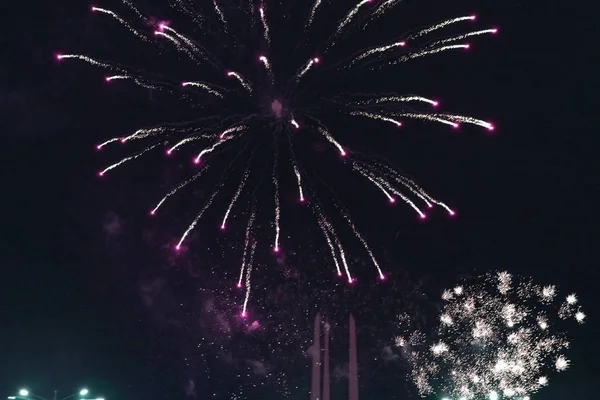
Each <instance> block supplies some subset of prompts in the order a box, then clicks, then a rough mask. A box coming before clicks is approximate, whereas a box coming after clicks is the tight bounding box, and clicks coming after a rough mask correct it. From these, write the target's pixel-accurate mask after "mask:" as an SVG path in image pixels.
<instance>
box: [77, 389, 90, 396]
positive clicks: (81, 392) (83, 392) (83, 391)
mask: <svg viewBox="0 0 600 400" xmlns="http://www.w3.org/2000/svg"><path fill="white" fill-rule="evenodd" d="M89 392H90V391H89V390H87V389H81V390H80V391H79V395H80V396H85V395H86V394H88V393H89Z"/></svg>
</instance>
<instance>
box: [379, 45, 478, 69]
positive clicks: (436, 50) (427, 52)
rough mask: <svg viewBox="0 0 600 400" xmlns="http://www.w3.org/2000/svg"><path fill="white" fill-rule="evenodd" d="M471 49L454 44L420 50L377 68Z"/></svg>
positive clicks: (467, 46)
mask: <svg viewBox="0 0 600 400" xmlns="http://www.w3.org/2000/svg"><path fill="white" fill-rule="evenodd" d="M469 47H470V45H468V44H453V45H449V46H442V47H437V48H434V49H425V50H420V51H417V52H415V53H411V54H408V55H405V56H402V57H400V58H399V59H397V60H396V61H392V62H390V63H388V64H385V65H382V66H379V67H377V68H382V67H384V66H390V65H396V64H400V63H403V62H406V61H408V60H412V59H413V58H418V57H424V56H428V55H431V54H436V53H440V52H442V51H448V50H456V49H468V48H469Z"/></svg>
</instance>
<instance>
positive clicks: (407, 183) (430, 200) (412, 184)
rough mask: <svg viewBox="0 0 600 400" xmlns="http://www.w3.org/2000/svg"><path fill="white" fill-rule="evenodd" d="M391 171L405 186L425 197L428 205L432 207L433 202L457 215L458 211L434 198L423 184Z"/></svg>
mask: <svg viewBox="0 0 600 400" xmlns="http://www.w3.org/2000/svg"><path fill="white" fill-rule="evenodd" d="M388 168H389V167H388ZM390 171H392V173H394V174H396V179H397V180H398V182H399V183H401V184H403V185H404V186H405V187H407V188H408V189H409V190H411V191H412V192H413V193H415V194H416V195H417V196H419V197H420V198H421V199H423V200H424V201H425V203H426V204H427V206H428V207H431V203H433V204H435V205H438V206H440V207H442V208H444V209H445V210H446V211H448V214H450V215H452V216H453V215H456V212H455V211H454V210H452V209H451V208H450V207H448V205H446V204H445V203H443V202H441V201H439V200H437V199H435V198H433V197H432V196H431V195H430V194H429V193H427V192H426V191H425V190H423V188H421V186H419V185H418V184H417V183H416V182H415V181H413V180H412V179H409V178H408V177H406V176H402V175H400V174H398V173H397V172H394V171H393V170H391V169H390Z"/></svg>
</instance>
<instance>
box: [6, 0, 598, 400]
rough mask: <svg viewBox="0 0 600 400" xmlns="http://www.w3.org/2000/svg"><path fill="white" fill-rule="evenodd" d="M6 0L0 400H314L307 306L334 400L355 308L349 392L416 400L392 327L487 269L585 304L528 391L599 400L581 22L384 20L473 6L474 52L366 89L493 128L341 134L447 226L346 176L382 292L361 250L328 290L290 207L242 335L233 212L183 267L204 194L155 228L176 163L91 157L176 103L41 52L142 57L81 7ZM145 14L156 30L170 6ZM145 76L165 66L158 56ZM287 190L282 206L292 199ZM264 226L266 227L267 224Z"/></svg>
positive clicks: (540, 13)
mask: <svg viewBox="0 0 600 400" xmlns="http://www.w3.org/2000/svg"><path fill="white" fill-rule="evenodd" d="M4 3H6V2H4ZM4 3H3V4H2V5H0V15H2V16H8V18H5V21H4V25H3V26H4V28H5V29H3V30H2V31H3V33H2V35H0V47H1V50H0V131H1V132H2V135H3V136H2V137H3V138H4V142H3V146H1V149H0V152H1V160H2V168H0V174H1V176H0V177H1V180H2V187H3V190H2V202H1V203H0V204H2V211H3V212H2V219H1V221H2V223H1V224H0V226H1V227H2V238H1V241H0V262H1V266H2V279H0V305H1V306H0V326H2V329H0V396H8V395H13V394H15V392H16V391H17V389H18V388H19V387H23V386H26V387H28V388H30V390H32V391H33V392H35V393H37V394H39V395H41V396H43V397H51V396H52V393H53V391H54V390H55V389H56V390H58V392H59V398H62V397H64V396H67V395H69V394H71V393H73V392H75V391H76V390H78V388H79V387H81V386H84V385H87V386H88V387H89V388H90V390H92V394H93V395H94V397H96V396H102V397H105V398H106V399H187V398H197V399H232V398H234V399H236V400H238V399H239V400H241V399H266V400H270V399H281V398H284V393H285V394H288V395H289V397H288V398H290V399H306V398H308V382H309V378H310V376H309V375H310V367H309V364H310V360H309V358H308V357H307V355H306V352H307V350H308V347H309V345H310V343H309V342H310V340H311V335H312V318H314V315H315V313H316V311H317V310H320V311H321V312H323V313H324V314H325V315H326V317H327V319H328V320H329V321H331V323H332V324H333V326H334V330H333V333H332V335H333V338H334V344H333V348H332V351H333V352H334V354H333V355H332V367H333V368H335V370H334V371H333V372H332V375H333V376H334V381H333V390H334V396H333V398H334V399H335V400H338V399H343V398H345V397H344V396H346V394H345V393H346V392H345V390H346V389H345V388H346V386H347V380H346V379H345V376H344V375H345V372H344V368H345V365H344V363H345V362H347V361H346V360H347V352H346V350H345V348H346V346H347V337H346V335H347V333H346V332H347V319H348V314H349V313H353V314H354V315H355V316H356V320H357V326H358V331H359V332H358V336H359V337H358V341H359V353H360V354H359V364H360V376H361V382H360V390H361V398H363V399H371V398H378V399H379V398H380V399H405V398H409V397H413V398H416V397H415V396H416V395H415V392H414V388H413V387H412V386H411V382H410V381H409V380H408V379H407V378H406V368H405V366H404V365H403V363H402V362H401V360H400V357H397V356H396V354H395V353H394V352H393V351H394V350H393V338H394V334H395V324H396V322H395V316H396V315H397V314H398V313H400V312H401V311H410V312H412V313H414V315H415V316H417V318H416V320H415V324H418V325H420V324H426V323H427V321H428V320H430V319H431V317H435V315H436V314H435V311H434V310H435V302H437V301H438V299H439V294H440V292H441V290H442V289H444V288H446V287H448V286H452V285H454V284H455V283H456V282H457V280H458V279H459V278H460V277H462V276H467V275H468V276H471V275H477V274H481V273H485V272H488V271H492V270H498V269H506V270H508V271H510V272H512V273H515V274H524V275H528V276H532V277H534V278H535V279H536V280H537V281H539V282H540V283H545V284H557V285H559V288H562V289H564V291H568V292H576V293H578V294H579V296H580V301H581V303H582V305H583V306H584V308H585V311H586V314H587V316H588V322H587V323H586V324H585V325H583V326H581V327H576V328H578V329H574V330H573V331H572V332H571V333H572V335H573V336H572V338H573V340H572V350H571V352H570V353H569V355H570V358H571V360H572V362H573V367H572V368H570V369H569V370H567V371H566V372H564V373H562V374H558V375H555V376H551V377H550V378H551V384H550V386H549V388H547V389H544V390H542V391H541V392H540V393H539V394H537V395H536V396H535V397H534V398H535V399H542V400H554V399H562V398H565V396H570V397H572V398H591V396H592V393H594V392H597V388H595V385H593V383H594V380H595V379H594V378H595V377H597V376H598V374H600V369H599V368H598V363H597V362H594V358H595V357H596V356H597V345H595V343H594V342H593V340H595V339H596V337H595V335H594V334H595V333H596V332H597V331H598V326H599V325H598V323H597V315H596V314H597V313H595V309H594V308H593V304H594V303H596V301H595V300H594V297H595V295H596V291H597V290H598V288H599V286H598V283H597V282H598V278H599V274H598V272H597V265H598V257H597V250H596V249H597V245H596V243H597V240H598V228H597V227H598V219H597V211H596V209H595V206H596V204H597V200H598V199H597V198H595V196H594V195H595V194H596V193H598V192H600V190H599V188H598V180H597V176H598V168H597V161H596V158H597V157H596V153H597V148H598V145H599V144H600V142H599V141H598V137H597V132H596V131H595V129H594V128H595V126H593V125H592V122H591V121H592V115H595V107H594V106H595V105H596V104H597V103H596V97H597V96H596V94H595V93H593V91H594V89H595V88H597V87H598V83H597V77H595V76H594V77H593V78H591V77H592V71H595V69H597V67H596V66H595V65H594V63H593V61H592V59H593V52H592V51H591V50H590V49H591V48H592V46H591V45H590V44H589V43H588V42H589V39H588V38H589V37H591V35H592V24H591V22H588V21H589V18H587V16H586V15H585V10H582V9H579V10H577V11H576V10H574V9H573V8H574V7H570V6H568V5H567V3H566V2H563V3H562V4H560V5H559V4H554V2H546V1H544V2H542V1H538V0H531V1H518V0H508V1H486V2H478V1H475V0H458V1H454V2H452V4H448V3H449V2H447V1H440V0H405V1H404V2H403V3H402V4H401V5H400V6H399V7H398V10H397V11H396V14H395V15H397V19H396V20H397V21H400V22H397V24H398V25H399V27H400V28H399V29H398V30H396V28H395V27H394V21H395V20H394V19H392V21H389V20H388V27H387V28H385V29H388V30H389V29H390V28H393V29H391V30H390V32H397V33H401V32H404V31H406V30H407V29H410V28H415V27H420V26H424V25H427V24H429V23H434V22H437V21H440V20H443V19H446V18H451V17H454V16H459V15H466V14H469V13H471V12H475V13H477V15H478V16H479V17H480V18H479V19H480V21H481V23H480V25H478V28H479V27H481V28H487V27H488V26H493V27H499V28H500V32H499V34H498V35H497V36H495V37H491V38H490V37H480V38H477V39H474V40H471V41H470V42H471V43H472V44H473V48H472V49H471V50H470V51H469V52H467V53H466V54H451V55H443V56H441V57H431V58H429V59H427V60H420V61H419V62H417V63H415V65H408V64H407V66H406V67H404V66H401V67H400V68H397V69H396V70H397V71H398V72H397V73H396V74H395V75H392V76H393V78H392V79H391V80H389V81H385V82H384V81H382V79H383V78H381V77H379V78H377V79H378V80H377V82H376V83H377V85H379V87H381V84H386V85H387V86H386V87H387V91H394V90H397V91H398V92H402V91H403V89H407V90H409V91H410V90H412V89H414V91H415V92H420V93H431V94H436V95H437V96H438V97H439V98H440V99H441V100H442V101H443V104H444V105H446V104H447V105H448V109H449V110H452V111H457V112H464V113H465V114H468V115H474V116H482V117H483V118H489V119H490V120H491V121H493V122H494V123H495V124H496V126H497V128H496V130H495V131H494V132H493V134H490V133H488V132H487V131H485V130H480V129H476V128H473V127H465V128H464V129H463V128H461V130H460V131H459V132H455V131H452V130H450V129H446V128H445V127H442V128H440V127H438V126H435V125H433V127H432V125H431V124H420V123H418V122H414V121H413V122H411V123H410V124H408V123H407V124H406V126H405V127H403V128H402V130H401V131H398V132H393V133H392V134H389V132H386V129H387V128H383V129H382V131H381V132H377V131H373V130H371V131H368V133H364V132H365V130H364V129H366V127H367V126H369V122H368V121H367V123H366V124H361V123H359V124H356V125H351V126H346V129H348V130H349V133H348V135H349V137H350V138H351V139H350V140H352V138H354V140H357V141H359V142H360V141H363V140H364V139H363V136H360V135H367V136H368V139H366V140H364V141H363V143H370V144H371V146H370V148H372V150H376V151H377V152H378V153H381V154H383V155H385V156H386V157H387V158H388V159H390V160H391V161H392V162H393V163H394V164H395V165H397V166H399V167H400V168H402V170H403V171H406V172H408V173H409V174H410V175H411V176H412V177H415V178H416V180H417V181H418V182H419V183H420V184H422V185H423V186H424V188H425V189H426V190H428V191H429V192H430V193H432V194H434V195H435V196H436V197H438V198H440V199H443V200H444V201H445V202H447V203H448V204H451V205H453V206H454V207H456V210H457V213H458V215H457V217H456V218H453V219H451V218H448V217H447V216H446V215H444V213H441V212H439V213H434V214H432V215H431V218H428V221H427V222H425V223H423V222H421V221H418V218H417V217H416V216H415V214H414V213H410V212H409V210H408V207H405V206H404V205H396V206H394V207H393V208H391V207H390V206H388V205H387V204H385V201H383V200H382V198H381V196H380V193H373V192H374V190H371V188H370V187H369V186H368V185H366V184H364V183H363V182H360V184H357V181H356V180H353V179H347V178H348V177H347V176H344V177H342V178H340V181H339V182H338V183H339V184H340V185H343V186H346V187H347V190H346V192H344V191H343V190H342V191H341V192H340V193H343V194H344V196H346V197H347V203H346V204H347V206H348V208H349V209H350V210H351V211H352V215H353V217H354V218H355V219H356V222H357V224H360V227H361V228H364V229H363V232H364V234H365V237H367V239H368V240H369V243H371V245H372V247H373V250H374V251H375V252H376V254H377V255H378V257H379V259H380V263H381V264H382V267H383V268H384V270H385V271H386V273H387V274H388V277H389V279H387V280H386V282H384V283H377V282H376V279H375V278H376V274H375V271H374V270H373V267H372V265H370V264H369V263H368V258H367V256H366V255H365V254H364V253H363V252H361V251H360V248H359V247H358V246H355V247H356V249H352V250H353V251H352V262H353V265H354V271H355V272H356V275H357V278H358V282H357V283H356V285H355V286H354V287H352V288H349V287H348V286H347V285H346V284H343V283H341V282H340V281H339V280H337V278H336V277H335V276H334V275H335V273H332V271H334V270H333V266H332V263H331V261H330V259H329V258H328V251H327V249H326V248H325V247H326V245H325V244H324V242H323V240H322V237H319V236H318V234H315V230H314V228H309V227H308V226H305V225H308V224H304V217H303V216H302V214H301V213H298V214H297V215H292V216H289V215H290V213H288V214H287V215H286V214H285V213H284V214H283V216H282V218H283V221H285V226H286V228H285V229H286V232H285V235H284V236H285V237H284V239H283V247H284V250H285V251H284V252H283V254H281V255H279V256H277V257H273V255H272V254H262V255H260V256H257V257H259V259H258V265H259V267H257V270H255V272H254V274H255V275H254V276H256V281H255V288H254V289H253V290H254V291H253V293H252V298H251V302H250V306H249V310H250V318H249V319H247V320H245V321H244V320H241V319H240V318H239V317H237V316H236V315H235V313H237V312H239V306H240V304H241V303H240V299H242V297H241V294H240V293H239V292H236V289H235V288H234V283H235V281H236V280H237V274H238V272H239V254H238V253H239V243H238V242H239V239H240V238H242V239H243V230H244V228H245V225H244V222H243V220H241V219H239V218H238V221H237V222H232V224H231V231H232V232H237V233H231V236H223V235H221V234H220V233H218V232H215V231H216V229H215V231H213V227H212V226H208V225H210V224H213V223H214V224H216V221H217V218H218V217H219V215H222V214H220V213H216V214H215V215H214V216H211V217H209V222H207V223H205V224H204V225H203V224H202V223H201V224H200V226H199V229H200V232H201V233H200V234H199V235H196V236H193V237H192V240H190V242H189V244H188V248H187V250H186V251H185V252H184V254H181V255H178V256H175V255H174V254H173V251H172V249H171V247H172V244H173V240H174V239H175V238H177V237H178V235H179V234H180V233H181V231H182V229H185V227H186V226H187V224H188V222H189V220H190V218H193V215H194V213H195V212H196V210H197V209H198V207H199V204H201V200H200V199H202V198H206V196H207V193H205V192H204V191H202V190H199V191H196V192H191V196H189V197H190V198H188V199H187V200H184V201H183V202H180V203H177V205H176V206H174V207H172V208H169V209H168V210H165V212H164V214H163V215H161V217H160V218H152V219H150V218H148V210H149V208H150V207H151V204H154V203H155V200H156V199H159V198H160V197H161V196H162V194H164V192H165V190H168V188H169V187H170V186H172V184H173V183H174V182H176V181H175V180H174V179H175V177H176V176H180V172H181V169H182V168H183V167H182V166H181V164H183V162H181V163H179V164H178V163H177V162H175V163H172V164H170V165H168V163H165V162H164V160H163V159H162V158H160V157H155V158H151V159H150V160H149V161H148V160H146V161H142V162H141V163H139V164H138V166H137V167H135V168H132V169H127V170H126V171H125V172H122V171H116V172H115V173H114V174H113V175H111V176H110V177H108V178H107V179H98V177H97V171H98V170H100V169H101V168H103V167H104V166H106V165H108V164H109V163H110V162H112V161H113V160H114V159H115V158H114V157H115V156H117V154H112V155H111V154H110V152H104V151H103V152H97V151H95V149H94V146H95V145H96V144H97V143H99V142H101V141H102V140H105V139H107V138H109V137H113V136H116V135H119V134H122V133H123V132H129V131H132V130H134V129H136V128H137V127H140V126H145V125H152V123H154V122H156V121H160V119H158V120H157V118H159V117H160V116H162V115H169V113H175V115H177V112H178V109H177V107H176V106H175V105H172V104H170V105H166V106H165V105H164V98H162V97H161V96H158V95H156V94H154V93H152V92H148V91H144V90H143V89H140V88H133V87H132V86H121V87H119V86H118V85H115V86H113V85H112V84H111V85H109V86H110V87H109V86H107V85H106V84H105V83H104V82H103V79H102V78H103V76H105V74H104V72H102V71H100V70H98V69H95V68H92V67H90V66H88V65H85V64H83V63H78V62H72V63H71V62H69V63H66V62H65V63H57V62H56V61H55V59H54V58H53V57H54V54H55V52H60V51H62V52H70V51H71V50H73V51H74V52H80V51H81V52H85V53H90V54H93V53H94V51H96V52H98V53H101V54H112V57H111V58H112V59H115V60H116V59H119V58H120V57H125V58H128V57H129V58H130V59H134V60H135V59H138V57H139V59H143V55H140V54H141V53H143V52H144V51H145V50H140V49H135V43H136V42H135V41H133V40H129V41H128V40H126V39H123V40H122V38H126V37H127V36H126V34H124V33H123V32H119V33H118V34H115V31H116V29H115V27H114V26H111V24H110V23H109V24H107V23H106V21H104V22H102V23H99V22H98V21H95V20H96V19H97V16H93V15H90V12H89V4H86V2H85V1H84V2H81V1H70V2H69V1H58V0H50V1H46V2H44V3H43V4H37V3H35V4H34V2H16V1H13V2H11V3H10V4H4ZM113 3H116V2H111V3H110V5H112V4H113ZM146 3H147V4H148V2H146ZM149 3H150V9H151V10H152V12H153V14H154V15H156V17H157V18H158V19H161V18H164V17H167V16H165V15H162V14H161V11H162V10H166V11H169V12H171V10H168V7H167V6H166V5H160V4H159V3H160V2H159V1H152V2H149ZM347 3H348V7H350V5H351V4H354V2H347ZM482 3H483V4H482ZM556 3H557V2H556ZM97 5H98V6H101V5H104V4H100V2H98V3H97ZM107 5H108V3H107ZM109 8H111V7H109ZM112 8H114V7H112ZM340 10H341V11H340V12H343V10H345V8H343V7H342V8H340ZM403 10H405V11H403ZM282 26H283V27H285V26H286V25H282V24H281V23H280V25H279V28H281V27H282ZM382 29H383V28H382ZM388 30H386V31H385V32H386V33H387V32H388ZM273 31H274V32H273V34H274V35H275V34H276V29H274V30H273ZM378 37H381V36H378ZM363 40H365V41H368V40H369V37H366V38H363ZM130 49H131V51H130ZM113 50H114V51H113ZM146 53H147V51H146ZM145 57H146V58H145V60H150V61H152V62H153V61H154V59H153V58H152V57H154V56H153V55H151V56H150V58H148V55H147V54H146V55H145ZM156 62H157V66H158V67H159V68H164V69H167V70H168V68H169V63H168V62H166V63H165V61H156ZM183 72H186V71H183ZM369 82H370V81H369ZM369 82H367V83H369ZM161 113H162V114H161ZM357 138H358V139H357ZM186 162H187V160H186ZM186 168H187V167H186ZM329 173H331V174H332V175H334V178H335V173H334V172H329ZM290 182H292V183H293V181H290ZM282 185H283V186H282V188H283V189H282V199H283V200H282V201H283V202H286V201H287V199H288V198H290V196H291V195H289V196H288V194H289V193H292V192H293V185H289V182H288V183H286V182H284V183H283V184H282ZM288 186H289V190H288ZM230 189H231V191H234V190H235V188H230ZM259 191H260V189H259ZM266 196H267V198H268V196H269V195H268V194H267V195H266ZM286 207H287V206H286ZM284 210H286V209H285V208H284ZM211 218H212V219H211ZM286 218H288V219H287V220H286ZM259 219H260V220H262V221H264V222H263V223H262V224H263V225H264V226H265V227H266V226H268V221H267V219H268V214H264V215H263V216H259ZM214 226H216V225H214ZM228 229H229V228H228ZM261 232H262V233H263V234H265V235H267V234H270V232H271V231H269V230H268V229H266V230H263V231H261ZM265 232H266V233H265ZM204 233H205V234H204ZM227 233H229V232H227ZM203 234H204V236H203ZM209 235H210V240H206V239H201V237H209ZM213 239H214V240H213ZM266 240H270V239H266ZM234 241H235V243H236V245H235V246H234V244H233V243H234ZM230 250H231V251H230ZM354 250H356V251H354ZM263 253H268V252H263ZM390 346H392V347H390ZM283 375H285V376H286V380H287V381H286V382H283V383H282V380H283V378H282V376H283ZM336 391H337V392H336ZM231 393H238V394H239V393H243V395H242V396H239V397H237V398H236V397H232V395H231ZM61 395H62V396H61Z"/></svg>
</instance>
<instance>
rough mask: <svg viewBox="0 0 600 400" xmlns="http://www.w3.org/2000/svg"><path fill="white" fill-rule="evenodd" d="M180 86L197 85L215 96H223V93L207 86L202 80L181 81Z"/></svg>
mask: <svg viewBox="0 0 600 400" xmlns="http://www.w3.org/2000/svg"><path fill="white" fill-rule="evenodd" d="M181 86H183V87H186V86H193V87H199V88H201V89H204V90H206V91H207V92H208V93H210V94H212V95H213V96H217V97H220V98H223V95H222V94H221V93H219V92H217V91H216V90H214V89H212V88H211V87H210V86H208V85H207V84H206V83H204V82H182V83H181Z"/></svg>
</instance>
